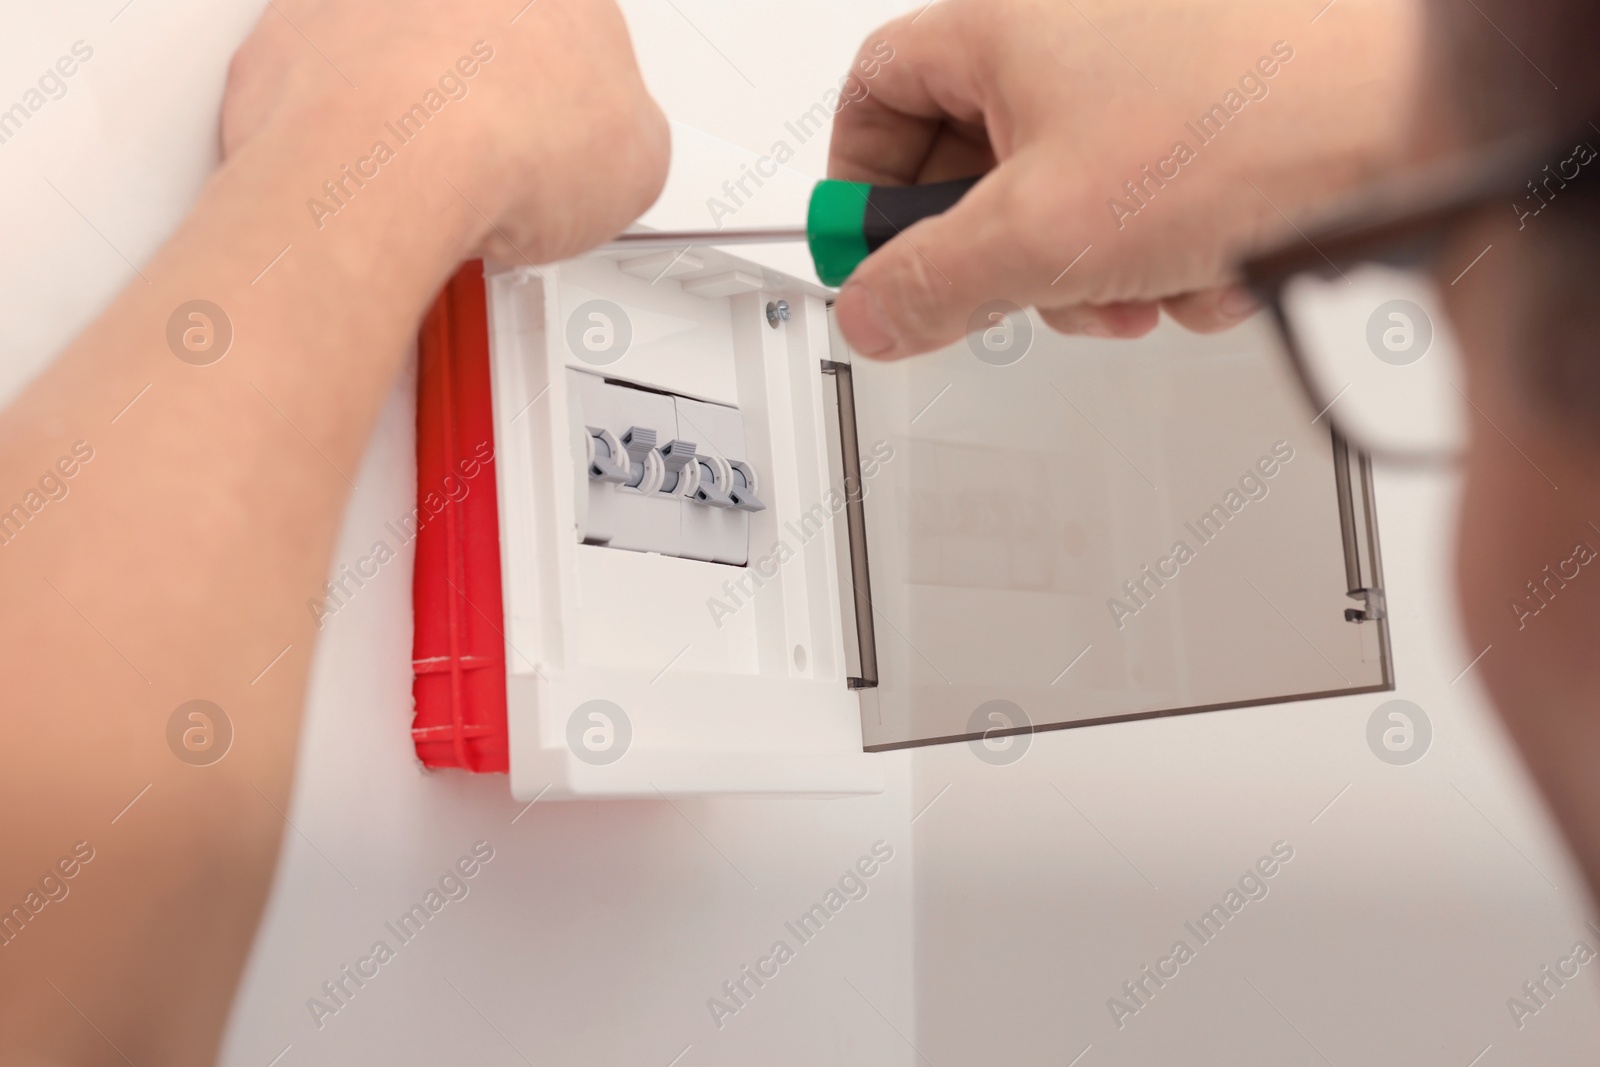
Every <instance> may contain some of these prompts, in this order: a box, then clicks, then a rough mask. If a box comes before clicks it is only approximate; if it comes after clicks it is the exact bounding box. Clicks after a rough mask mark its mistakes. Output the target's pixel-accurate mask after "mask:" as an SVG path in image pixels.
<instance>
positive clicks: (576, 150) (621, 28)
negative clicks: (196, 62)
mask: <svg viewBox="0 0 1600 1067" xmlns="http://www.w3.org/2000/svg"><path fill="white" fill-rule="evenodd" d="M519 7H521V8H522V10H521V11H519V10H518V8H519ZM486 56H488V57H491V58H487V59H486V58H485V57H486ZM468 71H471V72H472V73H471V74H470V75H469V74H468V73H467V72H468ZM430 92H431V93H432V94H433V96H432V98H431V100H432V103H433V104H434V105H438V107H437V110H436V111H435V112H433V113H432V114H431V115H428V114H425V115H424V116H423V117H424V118H425V119H426V122H425V123H424V124H423V125H424V128H423V130H422V132H421V133H418V134H415V135H414V136H415V142H407V143H402V142H401V141H400V139H399V138H398V137H397V136H396V135H395V132H394V131H395V127H396V125H397V124H399V123H400V122H401V120H402V117H403V116H405V115H407V114H408V113H409V112H410V110H411V109H412V108H413V106H414V105H417V104H419V103H421V104H425V105H427V104H428V97H427V94H428V93H430ZM285 129H288V130H292V131H295V132H296V133H298V134H299V135H300V136H301V137H303V138H305V139H311V138H316V139H318V140H322V141H324V142H326V139H329V138H332V139H335V140H334V142H333V143H334V144H337V145H341V146H343V147H342V150H343V151H344V152H345V153H347V155H346V156H343V157H340V158H347V159H348V161H350V162H352V163H354V162H355V159H356V157H358V156H364V155H366V154H368V152H369V150H370V148H371V146H372V144H373V142H374V140H375V139H382V140H383V141H385V142H386V143H387V144H388V145H389V146H390V147H391V148H392V149H393V150H394V151H395V152H396V155H397V156H398V155H401V154H405V155H409V154H411V153H413V152H416V151H417V149H416V148H414V147H412V143H416V144H422V145H426V146H428V147H427V148H426V149H424V151H428V152H432V153H433V154H434V155H435V157H436V158H442V159H445V160H446V161H447V163H446V165H445V166H444V167H443V168H441V169H442V171H443V172H444V175H443V176H444V180H446V181H449V182H450V183H451V184H452V185H455V186H456V187H457V188H458V189H459V191H460V193H461V195H462V196H464V197H467V198H469V201H470V204H471V207H472V210H471V211H468V212H467V213H466V216H467V219H468V222H469V226H470V230H471V232H470V233H469V234H467V235H465V238H464V239H465V242H466V246H465V248H464V251H466V252H469V253H470V252H472V251H479V250H481V251H485V252H488V253H489V254H490V255H493V256H494V257H495V258H498V259H502V260H505V261H507V262H520V261H521V260H522V259H523V258H524V257H528V258H531V259H532V260H533V261H534V262H540V263H543V262H549V261H551V260H556V259H562V258H565V257H567V256H572V255H576V254H577V253H578V252H581V251H583V250H584V249H586V248H588V247H589V246H591V245H594V244H596V243H598V242H600V241H603V240H606V239H608V238H610V237H611V236H613V235H614V234H616V233H618V232H619V231H621V230H622V229H624V228H625V227H626V226H627V225H628V224H629V223H630V222H632V221H633V220H634V219H635V218H636V217H637V216H638V215H639V214H640V213H642V212H643V211H644V209H645V208H647V207H649V206H650V204H651V202H652V201H653V200H654V199H655V197H656V195H657V194H658V193H659V192H660V190H661V186H662V183H663V182H664V181H665V179H666V169H667V156H668V130H667V123H666V119H665V117H664V116H663V115H662V113H661V110H660V108H659V107H657V105H656V103H655V101H654V100H653V99H651V97H650V94H649V93H648V91H646V89H645V86H644V82H643V79H642V78H641V77H640V75H639V71H638V68H637V67H636V66H635V63H634V56H633V49H632V46H631V44H630V43H629V40H628V31H627V27H626V25H624V23H623V20H622V16H621V14H620V13H619V12H618V10H617V7H616V4H615V3H614V2H612V0H537V2H536V3H529V4H527V5H526V6H523V5H522V3H521V2H519V0H451V2H448V3H439V2H438V0H390V2H388V3H384V4H380V5H373V4H368V3H361V2H357V0H339V2H333V3H330V2H325V0H274V2H273V3H271V4H269V5H268V6H267V8H266V10H265V12H264V13H263V14H262V16H261V21H260V22H259V23H258V24H257V25H256V28H255V30H254V31H253V32H252V33H251V35H250V37H249V38H248V39H247V40H246V41H245V42H244V44H243V46H242V47H241V48H240V49H239V51H238V53H237V54H236V55H235V56H234V59H233V64H232V67H231V68H230V69H229V72H228V88H227V94H226V97H225V99H224V101H223V114H222V140H223V150H224V153H225V154H226V155H227V156H228V157H229V158H233V157H234V156H236V155H237V154H239V153H240V152H242V151H244V150H246V148H247V147H248V146H249V145H250V143H251V142H252V141H254V140H255V139H257V138H258V137H260V136H261V135H262V134H263V133H264V132H266V131H268V130H278V131H282V130H285ZM401 132H403V133H407V134H409V133H410V132H411V131H410V128H409V127H407V128H406V129H405V130H403V131H401ZM332 177H334V178H335V179H338V178H339V175H338V174H337V173H336V174H334V175H332ZM375 180H376V181H378V182H383V181H384V180H385V178H383V177H379V178H377V179H375ZM390 180H392V179H390ZM435 180H436V181H437V179H435ZM441 185H442V183H441ZM307 192H308V193H311V194H318V191H317V190H314V189H311V190H307ZM357 195H358V196H359V195H360V193H357ZM451 195H453V194H451ZM440 214H441V215H450V216H454V215H456V214H457V213H456V212H453V211H451V212H441V213H440ZM428 215H429V213H428V212H426V211H424V212H422V213H421V214H420V215H419V217H418V219H417V221H416V224H417V225H425V224H427V223H428V222H431V221H437V219H430V218H429V217H428ZM508 246H515V247H508Z"/></svg>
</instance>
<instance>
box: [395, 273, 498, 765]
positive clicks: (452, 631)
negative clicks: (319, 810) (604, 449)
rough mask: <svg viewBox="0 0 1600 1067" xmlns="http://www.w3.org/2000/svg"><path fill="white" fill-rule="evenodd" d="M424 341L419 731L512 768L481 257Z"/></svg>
mask: <svg viewBox="0 0 1600 1067" xmlns="http://www.w3.org/2000/svg"><path fill="white" fill-rule="evenodd" d="M417 350H418V369H417V510H416V513H415V516H414V518H415V522H416V528H417V537H416V544H417V558H416V569H415V574H414V583H413V587H412V608H413V613H414V615H415V622H416V630H415V637H414V639H413V643H412V674H413V681H412V689H411V691H412V695H413V697H414V698H415V702H416V715H415V717H414V719H413V720H412V725H411V738H412V742H413V743H414V744H415V745H416V749H417V757H418V758H419V759H421V760H422V762H423V763H424V764H425V765H426V766H429V767H461V768H464V769H466V770H469V771H479V772H501V773H503V772H505V771H507V770H508V769H509V766H510V765H509V750H510V746H509V743H508V737H507V734H506V672H505V636H504V633H503V630H504V626H505V622H504V609H503V606H502V601H501V595H500V516H499V505H498V501H497V499H496V494H495V472H494V415H493V406H492V397H491V393H490V386H489V322H488V307H487V303H486V300H485V293H484V281H483V263H482V262H481V261H476V260H475V261H473V262H470V263H466V264H464V265H463V266H462V267H461V269H460V270H459V271H458V272H457V273H456V275H455V277H453V278H452V279H450V282H449V283H448V284H447V285H446V286H445V288H444V290H443V292H441V293H440V294H439V297H438V299H437V300H436V301H435V302H434V305H433V308H432V309H431V310H430V311H429V312H428V316H427V318H426V319H424V320H423V323H422V332H421V334H420V335H419V337H418V342H417Z"/></svg>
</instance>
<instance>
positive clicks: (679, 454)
mask: <svg viewBox="0 0 1600 1067" xmlns="http://www.w3.org/2000/svg"><path fill="white" fill-rule="evenodd" d="M696 450H697V446H696V445H695V443H694V442H693V441H680V440H678V439H676V438H674V439H673V440H671V441H668V442H667V443H666V444H665V445H664V446H662V449H661V465H662V467H663V468H664V473H663V474H662V477H661V491H662V492H663V493H675V492H677V491H678V489H679V483H680V482H681V481H682V479H683V471H684V468H685V467H687V466H689V464H691V463H693V462H694V461H695V459H696V456H695V452H696Z"/></svg>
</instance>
